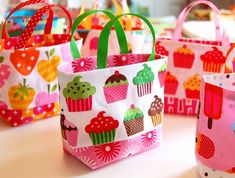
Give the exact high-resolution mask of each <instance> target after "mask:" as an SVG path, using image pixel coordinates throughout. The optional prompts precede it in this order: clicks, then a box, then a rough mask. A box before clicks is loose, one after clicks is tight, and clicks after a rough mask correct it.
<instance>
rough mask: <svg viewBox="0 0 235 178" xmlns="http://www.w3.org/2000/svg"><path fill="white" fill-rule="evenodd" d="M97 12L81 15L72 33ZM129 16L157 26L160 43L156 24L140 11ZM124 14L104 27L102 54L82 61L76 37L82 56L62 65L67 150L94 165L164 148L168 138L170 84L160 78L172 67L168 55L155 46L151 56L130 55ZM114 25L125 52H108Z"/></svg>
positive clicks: (99, 48)
mask: <svg viewBox="0 0 235 178" xmlns="http://www.w3.org/2000/svg"><path fill="white" fill-rule="evenodd" d="M94 12H97V11H89V12H86V13H84V14H82V15H81V16H79V17H78V19H76V20H75V22H74V24H73V28H72V33H73V32H74V31H75V29H76V28H77V25H78V24H79V23H80V22H81V21H82V19H83V18H85V17H86V16H88V15H90V14H91V13H94ZM102 12H105V13H108V12H107V11H102ZM126 15H134V16H136V17H139V18H141V19H142V20H144V22H145V23H146V24H147V25H148V26H149V28H150V29H151V32H152V35H153V39H154V43H153V46H154V44H155V33H154V29H153V27H152V25H151V23H150V22H149V21H148V20H147V19H146V18H145V17H143V16H140V15H137V14H131V13H128V14H126ZM122 16H123V15H120V16H117V17H115V18H113V19H112V20H111V21H110V22H109V23H107V25H106V26H105V27H104V29H103V30H102V32H101V35H100V38H99V43H98V53H97V57H94V56H89V57H86V58H80V59H77V58H76V54H74V53H77V52H78V51H77V50H74V49H76V47H74V43H73V41H71V49H72V54H73V56H75V57H74V59H77V60H75V61H73V62H67V63H65V64H61V65H60V66H59V67H58V73H59V74H58V75H59V85H60V105H61V109H62V112H61V133H62V141H63V148H64V150H65V151H66V152H68V153H70V154H71V155H73V156H74V157H76V158H77V159H79V160H80V161H81V162H83V163H84V164H85V165H87V166H89V167H90V168H92V169H96V168H99V167H102V166H104V165H107V164H110V163H113V162H115V161H118V160H120V159H123V158H126V157H128V156H131V155H135V154H137V153H140V152H143V151H146V150H148V149H151V148H153V147H155V146H159V145H160V144H161V141H162V119H163V102H164V100H163V97H164V96H163V93H164V87H163V86H164V83H163V84H162V83H160V81H163V82H164V78H163V79H159V75H158V74H159V73H158V69H159V68H161V67H162V66H166V65H167V64H166V63H167V57H165V56H158V55H155V49H153V51H152V54H151V55H149V54H128V45H127V41H126V38H125V36H124V31H123V30H120V27H121V26H120V24H119V23H118V21H117V20H118V19H119V18H120V17H122ZM115 22H116V23H115ZM113 25H115V29H116V31H119V32H117V34H118V39H119V44H120V49H121V51H122V54H120V55H111V56H108V51H107V50H108V38H109V37H108V36H109V34H110V30H111V28H112V26H113ZM121 32H122V33H121ZM124 58H125V59H126V61H127V63H123V64H122V66H120V65H115V62H113V61H115V60H120V59H124ZM155 59H156V60H155ZM92 61H95V63H94V64H92V63H91V62H92ZM96 61H97V62H96ZM128 61H131V63H128ZM80 62H86V63H84V66H86V67H84V68H81V66H80V65H77V64H79V63H80ZM86 64H87V65H86ZM88 64H89V65H88ZM106 64H107V65H106ZM93 65H94V68H93V67H92V68H90V67H89V66H93ZM84 69H86V70H84Z"/></svg>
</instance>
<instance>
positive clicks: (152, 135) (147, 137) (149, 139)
mask: <svg viewBox="0 0 235 178" xmlns="http://www.w3.org/2000/svg"><path fill="white" fill-rule="evenodd" d="M156 140H157V132H156V130H153V131H151V132H148V133H145V134H143V135H141V142H142V144H143V146H144V147H151V146H152V145H153V144H154V143H155V142H156Z"/></svg>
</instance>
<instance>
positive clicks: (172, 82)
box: [165, 72, 179, 95]
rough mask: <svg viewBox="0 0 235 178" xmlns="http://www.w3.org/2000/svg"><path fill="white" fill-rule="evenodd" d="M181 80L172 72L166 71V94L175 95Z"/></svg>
mask: <svg viewBox="0 0 235 178" xmlns="http://www.w3.org/2000/svg"><path fill="white" fill-rule="evenodd" d="M178 85H179V82H178V80H177V78H176V77H175V76H174V75H172V74H171V73H170V72H167V73H166V79H165V94H170V95H175V94H176V91H177V88H178Z"/></svg>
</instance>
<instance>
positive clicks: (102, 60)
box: [97, 13, 156, 69]
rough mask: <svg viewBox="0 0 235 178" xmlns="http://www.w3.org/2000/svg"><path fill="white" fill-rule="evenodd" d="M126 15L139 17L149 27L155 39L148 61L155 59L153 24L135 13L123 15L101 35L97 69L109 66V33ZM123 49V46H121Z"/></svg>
mask: <svg viewBox="0 0 235 178" xmlns="http://www.w3.org/2000/svg"><path fill="white" fill-rule="evenodd" d="M125 15H132V16H136V17H139V18H140V19H142V20H143V21H144V22H145V23H146V24H147V26H148V27H149V29H150V31H151V33H152V37H153V50H152V53H151V55H150V57H149V59H148V61H152V60H154V59H155V53H156V52H155V41H156V40H155V31H154V28H153V26H152V24H151V22H150V21H149V20H148V19H147V18H146V17H144V16H142V15H139V14H134V13H126V14H122V15H119V16H116V17H115V18H113V19H111V20H110V21H109V22H108V23H107V24H106V25H105V27H104V29H103V30H102V32H101V34H100V38H99V43H98V54H97V69H104V68H106V65H107V58H108V40H109V33H110V31H111V28H112V26H113V25H115V23H117V22H118V19H119V18H120V17H122V16H125ZM120 47H121V46H120Z"/></svg>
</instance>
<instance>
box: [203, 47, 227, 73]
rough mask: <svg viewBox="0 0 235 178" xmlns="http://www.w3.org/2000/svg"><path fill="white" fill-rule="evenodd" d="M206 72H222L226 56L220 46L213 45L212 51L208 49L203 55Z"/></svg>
mask: <svg viewBox="0 0 235 178" xmlns="http://www.w3.org/2000/svg"><path fill="white" fill-rule="evenodd" d="M201 60H202V61H203V70H204V72H217V73H219V72H221V69H222V67H223V64H224V63H225V60H226V57H225V56H224V55H223V52H222V51H220V50H218V48H216V47H213V50H212V51H207V52H206V53H205V54H203V55H202V56H201Z"/></svg>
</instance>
